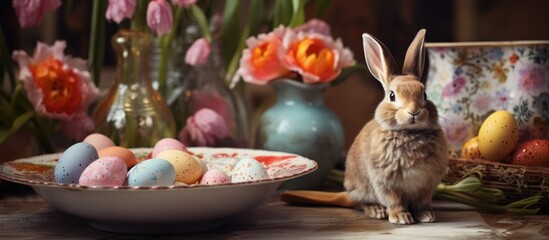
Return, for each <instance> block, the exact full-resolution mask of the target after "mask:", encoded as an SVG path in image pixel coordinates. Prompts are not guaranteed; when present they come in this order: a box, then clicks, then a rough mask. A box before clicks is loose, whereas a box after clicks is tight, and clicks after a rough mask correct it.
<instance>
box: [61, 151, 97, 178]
mask: <svg viewBox="0 0 549 240" xmlns="http://www.w3.org/2000/svg"><path fill="white" fill-rule="evenodd" d="M98 158H99V156H98V154H97V150H95V147H94V146H92V145H91V144H89V143H85V142H80V143H76V144H74V145H72V146H70V147H69V148H68V149H67V150H65V152H63V154H62V155H61V157H60V158H59V161H58V162H57V165H56V166H55V181H56V182H58V183H75V184H77V183H78V180H79V179H80V175H81V174H82V172H83V171H84V169H86V167H88V165H90V164H91V163H92V162H93V161H95V160H97V159H98Z"/></svg>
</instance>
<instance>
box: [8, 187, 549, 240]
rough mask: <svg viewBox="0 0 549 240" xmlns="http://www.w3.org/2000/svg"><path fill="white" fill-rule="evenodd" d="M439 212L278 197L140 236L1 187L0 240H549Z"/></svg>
mask: <svg viewBox="0 0 549 240" xmlns="http://www.w3.org/2000/svg"><path fill="white" fill-rule="evenodd" d="M1 185H6V182H3V183H1V184H0V186H1ZM278 194H280V192H278ZM435 211H436V213H437V216H438V222H436V223H429V224H414V225H408V226H399V225H393V224H390V223H388V222H387V221H382V220H374V219H369V218H367V217H366V216H365V215H364V214H363V213H362V212H360V211H358V210H355V209H348V208H337V207H310V206H295V205H289V204H286V203H284V202H282V201H280V200H279V198H278V195H275V196H273V197H271V198H270V199H269V200H268V201H266V202H265V203H264V204H262V205H261V206H259V207H258V208H256V209H253V210H251V211H249V212H246V213H244V214H242V215H239V216H235V217H234V218H233V219H232V221H230V222H229V223H228V224H226V225H224V226H223V227H221V228H218V229H215V230H211V231H207V232H199V233H187V234H176V235H160V236H158V235H153V236H151V235H149V236H147V235H143V236H137V235H127V234H118V233H109V232H103V231H99V230H95V229H93V228H91V227H90V226H89V225H88V224H87V222H86V221H85V220H83V219H80V218H76V217H73V216H70V215H67V214H65V213H63V212H60V211H58V210H56V209H54V208H52V207H51V206H50V205H49V204H48V203H46V202H44V201H43V200H42V199H41V198H40V197H38V196H37V195H35V194H34V193H33V192H32V191H31V190H16V191H12V190H6V189H2V188H1V187H0V239H134V238H140V239H142V238H145V239H149V238H150V239H159V238H160V239H187V238H188V239H382V238H387V239H520V240H525V239H549V216H547V215H536V216H523V215H514V214H497V213H481V212H479V211H477V210H475V209H473V208H470V207H468V206H465V205H461V204H457V203H451V202H435Z"/></svg>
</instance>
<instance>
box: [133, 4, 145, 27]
mask: <svg viewBox="0 0 549 240" xmlns="http://www.w3.org/2000/svg"><path fill="white" fill-rule="evenodd" d="M148 3H149V1H148V0H137V6H136V7H135V14H134V15H133V20H132V29H135V30H140V31H146V30H147V6H148Z"/></svg>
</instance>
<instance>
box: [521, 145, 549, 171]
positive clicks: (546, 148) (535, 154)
mask: <svg viewBox="0 0 549 240" xmlns="http://www.w3.org/2000/svg"><path fill="white" fill-rule="evenodd" d="M512 164H516V165H523V166H538V167H549V140H546V139H534V140H530V141H527V142H525V143H523V144H521V145H520V146H519V147H518V148H517V150H516V152H515V154H514V155H513V162H512Z"/></svg>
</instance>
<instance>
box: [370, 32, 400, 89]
mask: <svg viewBox="0 0 549 240" xmlns="http://www.w3.org/2000/svg"><path fill="white" fill-rule="evenodd" d="M362 43H363V45H364V57H365V58H366V64H367V65H368V69H369V70H370V73H372V75H373V76H374V77H375V78H376V79H377V80H379V81H380V82H381V84H382V85H383V87H384V88H385V87H386V86H387V85H388V83H389V82H390V81H391V77H392V76H393V75H396V74H398V72H397V71H398V70H397V69H398V68H397V66H396V63H395V60H394V58H393V56H392V55H391V53H390V52H389V50H387V48H386V47H385V46H384V45H383V43H381V42H380V41H379V40H377V39H376V38H375V37H374V36H372V35H370V34H368V33H363V34H362Z"/></svg>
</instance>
